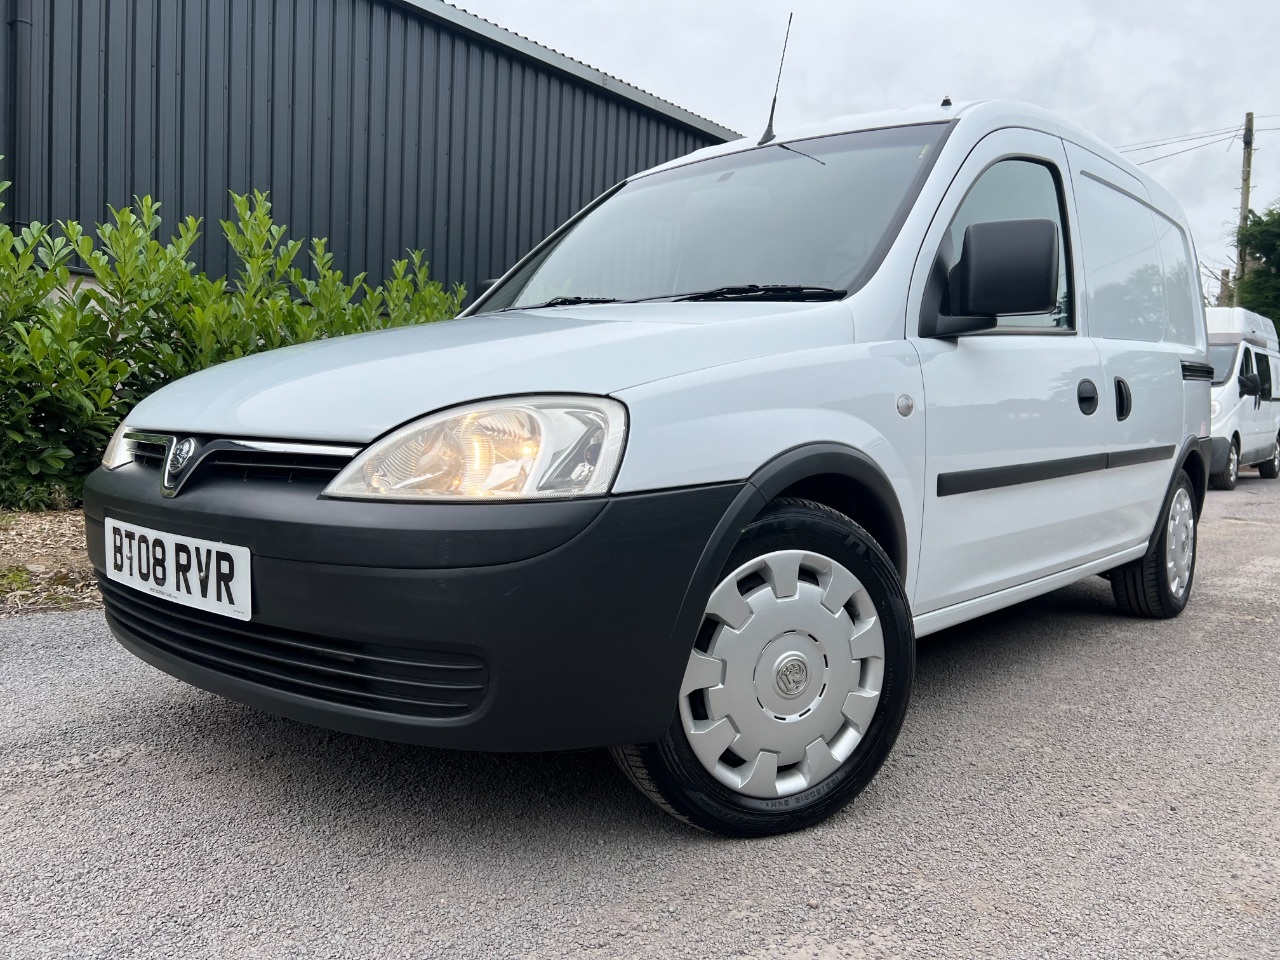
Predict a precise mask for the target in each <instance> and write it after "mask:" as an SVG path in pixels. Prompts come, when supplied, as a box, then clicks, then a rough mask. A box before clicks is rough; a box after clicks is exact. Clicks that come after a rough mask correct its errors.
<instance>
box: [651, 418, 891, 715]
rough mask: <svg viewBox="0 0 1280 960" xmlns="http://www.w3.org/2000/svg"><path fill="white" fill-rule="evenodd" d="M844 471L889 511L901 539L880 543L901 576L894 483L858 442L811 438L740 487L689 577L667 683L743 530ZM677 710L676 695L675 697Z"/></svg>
mask: <svg viewBox="0 0 1280 960" xmlns="http://www.w3.org/2000/svg"><path fill="white" fill-rule="evenodd" d="M832 474H834V475H837V476H845V477H848V478H849V479H850V480H854V481H856V482H858V483H860V484H862V486H864V487H865V488H866V489H867V490H869V491H871V495H872V498H873V501H874V506H875V507H876V508H877V509H880V510H883V511H885V512H886V513H887V515H888V517H889V519H890V521H891V522H892V524H893V529H894V531H895V534H896V536H897V539H898V542H897V544H881V546H882V547H883V548H884V551H885V553H887V554H889V558H890V559H891V560H892V561H893V563H894V566H895V567H896V568H897V570H898V571H899V575H901V576H903V577H904V578H905V576H906V569H907V549H908V548H907V542H908V541H907V525H906V520H905V519H904V518H903V514H902V507H901V505H900V504H899V502H898V497H897V494H896V493H894V490H893V484H891V483H890V482H889V478H888V477H887V476H885V474H884V471H882V470H881V469H880V467H879V466H878V465H877V464H876V462H875V461H874V460H872V459H871V458H870V457H869V456H867V455H866V454H865V453H863V452H862V451H860V450H857V449H855V448H854V447H849V446H845V445H844V444H840V443H829V442H828V443H821V442H820V443H809V444H802V445H800V446H797V447H792V448H791V449H790V450H785V451H783V452H782V453H780V454H778V455H777V456H776V457H774V458H773V459H772V460H769V461H768V462H767V463H765V464H764V465H762V466H761V467H759V468H758V469H757V470H756V471H755V473H753V474H752V475H751V476H750V477H749V478H748V479H747V483H746V485H745V486H744V487H743V488H742V489H741V490H740V491H738V494H737V496H736V497H734V499H733V501H732V502H731V503H730V504H729V507H728V509H727V510H725V512H724V515H723V516H722V517H721V518H720V522H719V523H718V524H717V525H716V527H715V530H714V531H713V532H712V534H711V536H710V538H709V539H708V540H707V545H706V548H705V549H704V550H703V552H702V556H701V558H700V559H699V560H698V564H697V566H696V567H695V569H694V574H693V576H692V577H691V578H690V580H689V587H688V589H687V590H686V591H685V595H684V600H683V601H682V602H681V605H680V613H679V614H678V615H677V617H676V621H675V625H674V627H673V629H672V633H671V637H670V638H669V641H668V644H667V656H666V662H667V664H668V665H669V669H670V670H671V672H672V673H671V675H670V676H668V678H667V679H668V681H669V682H668V685H669V686H672V687H674V688H678V687H679V684H680V678H681V677H682V676H683V675H684V668H685V665H686V664H687V662H688V659H689V650H690V649H691V648H692V646H693V642H694V640H695V639H696V637H697V634H698V628H699V626H700V624H701V621H702V615H703V613H704V607H705V605H706V598H707V597H708V596H709V595H710V593H711V590H712V588H713V587H714V586H715V584H716V582H717V581H718V579H719V576H720V571H721V570H723V569H724V565H725V563H727V562H728V560H729V555H730V554H731V553H732V552H733V548H734V545H735V544H736V543H737V542H738V538H739V537H740V536H742V531H743V530H744V529H746V527H747V525H748V524H749V523H750V522H751V521H752V520H753V519H754V518H755V517H756V516H757V515H758V514H759V513H760V511H761V510H762V509H764V507H765V505H766V504H768V502H769V501H770V500H772V499H773V498H774V497H776V496H778V495H779V494H780V493H782V492H783V491H784V490H786V489H787V488H788V487H790V486H792V485H793V484H796V483H798V482H800V481H801V480H807V479H809V478H811V477H817V476H824V475H832ZM671 704H672V710H674V709H675V697H674V695H673V696H672V698H671Z"/></svg>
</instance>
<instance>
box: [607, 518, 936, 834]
mask: <svg viewBox="0 0 1280 960" xmlns="http://www.w3.org/2000/svg"><path fill="white" fill-rule="evenodd" d="M914 671H915V636H914V632H913V629H912V623H911V616H910V612H909V608H908V605H907V600H906V597H905V595H904V594H903V591H902V586H901V584H900V582H899V580H898V575H897V571H896V570H895V569H894V567H893V564H892V563H891V562H890V560H889V558H888V557H887V556H886V555H885V553H884V551H883V550H881V548H880V546H879V545H878V544H877V543H876V542H875V541H874V540H873V539H872V538H871V535H870V534H868V533H867V531H866V530H864V529H862V527H860V526H858V525H857V524H855V523H854V522H853V521H851V520H850V519H849V518H848V517H846V516H844V515H843V514H840V513H837V512H836V511H834V510H831V509H829V508H827V507H825V506H822V505H820V504H817V503H812V502H809V501H805V500H793V499H782V500H777V501H774V502H773V503H772V504H770V505H769V506H768V507H767V508H766V509H765V510H764V511H763V512H762V513H761V515H760V516H759V517H758V518H757V519H756V520H755V521H753V522H752V523H751V524H750V525H749V526H748V527H747V528H746V530H744V531H743V534H742V536H741V538H740V539H739V541H738V544H737V546H736V547H735V548H734V551H733V554H732V555H731V556H730V558H729V561H728V563H727V564H726V566H725V569H724V571H723V573H722V576H721V580H720V583H719V584H718V585H717V586H716V588H715V589H714V590H713V591H712V592H711V596H710V597H709V598H708V601H707V605H706V613H705V615H704V618H703V623H702V628H701V631H700V632H699V635H698V638H697V641H696V643H695V645H694V648H693V650H692V651H691V652H690V655H689V662H688V666H687V668H686V671H685V675H684V680H683V682H682V683H681V686H680V696H679V702H678V709H677V711H676V716H675V718H674V719H673V720H672V723H671V726H670V728H668V730H667V733H666V734H665V735H664V736H663V737H662V739H660V740H658V741H656V742H654V743H649V744H642V745H639V746H633V747H620V748H615V750H614V751H613V753H614V757H615V758H616V759H617V761H618V763H619V765H620V766H621V767H622V769H623V771H624V772H625V773H626V774H627V775H628V776H629V777H630V778H631V780H632V781H633V782H634V783H635V784H636V785H637V786H638V787H639V788H640V789H641V790H642V791H643V792H644V793H645V794H646V795H647V796H648V797H649V798H650V799H651V800H653V801H654V802H655V803H657V804H658V805H659V806H660V807H662V808H663V809H664V810H666V811H667V812H668V813H671V814H673V815H675V816H676V817H678V818H680V819H681V820H684V821H685V822H687V823H691V824H693V825H695V826H698V827H702V828H704V829H706V830H711V831H714V832H716V833H722V834H725V835H728V836H739V837H750V836H764V835H768V834H777V833H785V832H787V831H790V830H798V829H801V828H803V827H808V826H811V825H812V824H815V823H817V822H818V821H820V820H822V819H824V818H826V817H828V816H830V815H831V814H832V813H834V812H835V811H837V810H839V809H840V808H841V807H843V806H844V805H845V804H847V803H848V802H849V801H850V800H852V799H853V798H854V796H856V795H857V794H858V792H859V791H861V790H862V788H863V787H865V786H866V785H867V784H868V783H869V782H870V781H871V779H872V777H874V776H875V773H876V771H877V770H878V769H879V768H880V765H881V763H882V762H883V761H884V758H885V756H886V755H887V754H888V752H889V749H890V748H891V747H892V746H893V742H894V740H895V739H896V738H897V735H898V731H899V729H900V728H901V726H902V720H903V717H904V716H905V714H906V709H907V703H908V700H909V697H910V693H911V682H912V677H913V675H914Z"/></svg>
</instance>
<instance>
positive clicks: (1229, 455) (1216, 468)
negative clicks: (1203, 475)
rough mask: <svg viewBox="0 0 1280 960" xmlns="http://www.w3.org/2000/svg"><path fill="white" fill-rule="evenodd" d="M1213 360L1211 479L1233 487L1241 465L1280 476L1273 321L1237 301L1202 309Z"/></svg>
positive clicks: (1279, 357) (1278, 346)
mask: <svg viewBox="0 0 1280 960" xmlns="http://www.w3.org/2000/svg"><path fill="white" fill-rule="evenodd" d="M1205 315H1206V318H1207V321H1208V328H1209V362H1210V363H1211V364H1212V365H1213V394H1212V404H1211V408H1210V412H1211V416H1212V425H1211V429H1212V434H1211V436H1212V455H1211V456H1210V458H1209V483H1210V484H1211V485H1212V486H1214V487H1216V488H1217V489H1219V490H1234V489H1235V488H1236V481H1237V480H1239V479H1240V469H1241V468H1242V467H1248V466H1257V468H1258V473H1259V474H1260V475H1261V476H1262V477H1264V478H1265V479H1267V480H1274V479H1275V478H1276V477H1278V476H1280V343H1277V338H1276V327H1275V324H1274V323H1272V322H1271V321H1270V320H1268V319H1267V318H1266V317H1262V316H1259V315H1258V314H1256V313H1251V312H1250V311H1248V310H1242V309H1240V308H1239V307H1211V308H1209V309H1208V310H1206V311H1205Z"/></svg>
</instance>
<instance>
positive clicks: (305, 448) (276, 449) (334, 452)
mask: <svg viewBox="0 0 1280 960" xmlns="http://www.w3.org/2000/svg"><path fill="white" fill-rule="evenodd" d="M227 442H228V443H234V444H236V445H237V446H239V447H245V448H247V449H249V450H258V451H261V452H262V453H309V454H313V455H314V456H317V457H354V456H355V455H356V454H357V453H359V452H360V451H361V450H363V449H364V448H363V447H345V446H339V445H337V444H325V443H291V442H285V441H276V440H229V441H227Z"/></svg>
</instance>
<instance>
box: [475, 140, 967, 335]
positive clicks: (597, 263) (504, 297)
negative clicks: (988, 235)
mask: <svg viewBox="0 0 1280 960" xmlns="http://www.w3.org/2000/svg"><path fill="white" fill-rule="evenodd" d="M946 131H947V125H946V124H939V123H933V124H920V125H915V126H907V127H894V128H889V129H884V130H867V131H860V132H857V133H847V134H839V135H836V136H828V137H819V138H815V139H811V140H799V141H793V142H790V143H786V144H781V143H774V144H769V145H767V146H765V147H761V148H759V149H755V150H747V151H745V152H742V153H735V154H731V155H729V156H724V157H715V158H713V159H710V160H702V161H698V162H694V163H690V164H686V165H684V166H681V167H676V168H675V169H671V170H666V171H662V172H659V173H654V174H650V175H648V176H643V177H639V178H637V179H635V180H633V181H631V182H629V183H627V184H626V185H624V186H623V187H622V188H621V189H619V190H618V191H617V192H616V193H614V194H613V195H612V196H610V197H608V198H607V199H606V200H604V201H603V202H602V203H601V204H600V205H599V206H597V207H596V208H595V209H594V210H592V211H591V212H590V213H588V214H587V215H586V216H585V217H583V218H582V219H581V220H579V221H578V222H577V223H576V224H574V225H573V226H572V227H571V228H570V229H569V230H568V231H566V232H565V233H564V234H563V235H562V236H561V237H560V238H558V240H557V241H556V242H555V243H553V244H550V245H548V248H547V249H545V250H543V251H541V252H540V253H539V255H538V256H537V257H535V258H534V259H533V260H531V261H530V262H529V263H527V264H525V265H524V266H523V267H522V268H521V269H520V271H519V272H518V273H516V274H515V275H514V276H513V277H512V278H511V279H510V280H508V281H507V282H506V283H505V284H503V285H502V286H501V287H500V288H499V289H497V290H495V291H494V292H493V294H492V295H491V296H490V298H489V300H488V301H487V302H486V303H485V304H484V306H483V307H482V311H484V312H489V311H493V310H502V309H508V308H512V307H524V306H538V305H552V306H554V305H558V304H563V303H579V302H582V301H583V300H587V301H595V302H601V301H608V302H612V301H634V300H645V299H660V298H664V297H672V298H678V297H680V296H683V295H689V294H703V295H704V296H703V297H702V298H703V299H718V298H722V297H723V298H725V299H730V298H733V297H735V296H757V297H759V296H766V297H768V298H769V299H827V298H828V297H830V298H832V299H839V297H841V296H843V295H844V294H845V293H846V291H848V290H849V289H850V288H851V287H853V286H856V285H857V284H860V283H861V282H862V281H863V280H865V276H864V275H869V274H870V273H871V272H872V271H874V269H875V268H876V266H877V265H878V263H879V260H880V259H881V258H882V257H883V255H884V252H885V250H886V249H887V247H888V245H889V243H891V242H892V240H893V238H894V236H895V235H896V234H897V231H898V228H899V227H900V226H901V223H902V220H903V219H904V218H905V217H906V214H907V212H908V211H909V209H910V206H911V203H912V202H913V201H914V200H915V197H916V195H917V194H918V192H919V190H920V187H921V184H922V183H923V182H924V178H925V176H926V175H927V174H928V171H929V168H930V166H931V165H932V162H933V157H934V155H935V154H936V153H937V148H938V146H939V144H940V142H941V140H942V138H943V136H944V134H945V133H946ZM750 287H757V288H758V287H766V288H769V289H767V290H764V291H762V290H758V289H757V290H751V289H747V290H745V292H744V288H750ZM724 288H733V290H731V291H730V292H728V293H726V292H725V290H724ZM709 292H710V294H709V295H708V293H709Z"/></svg>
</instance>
